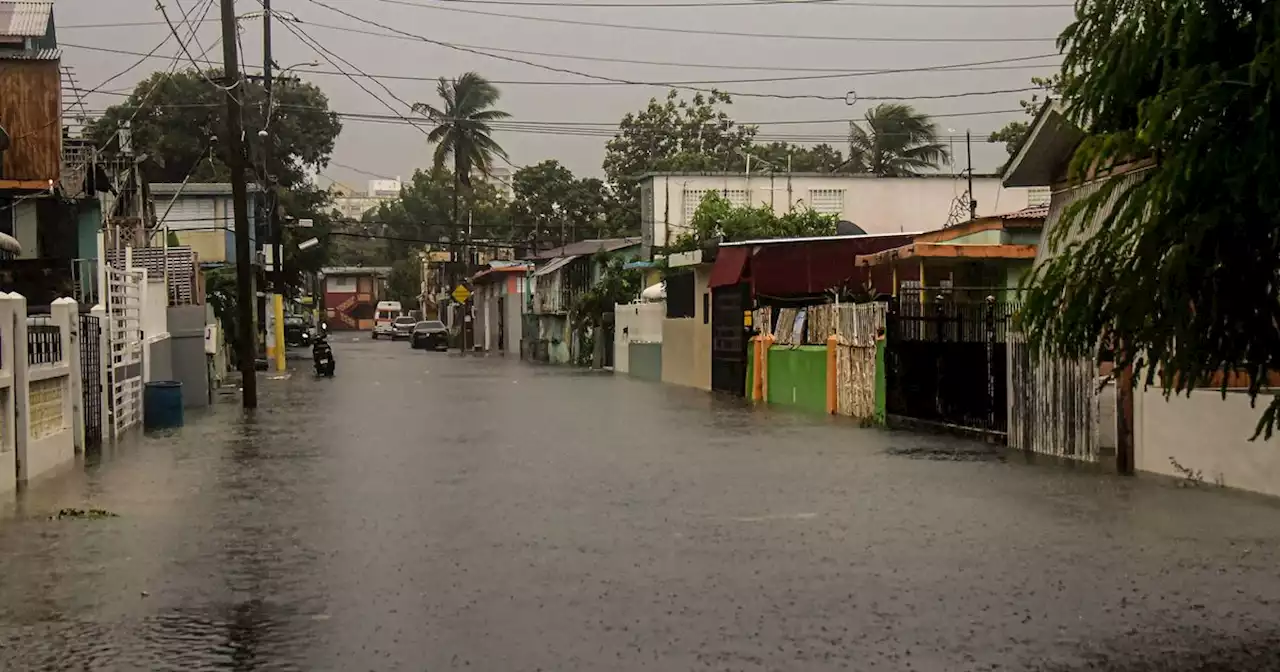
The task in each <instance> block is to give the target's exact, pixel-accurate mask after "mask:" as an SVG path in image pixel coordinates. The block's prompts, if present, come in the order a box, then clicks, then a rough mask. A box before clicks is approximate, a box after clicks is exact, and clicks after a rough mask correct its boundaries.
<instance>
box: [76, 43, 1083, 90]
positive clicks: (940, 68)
mask: <svg viewBox="0 0 1280 672" xmlns="http://www.w3.org/2000/svg"><path fill="white" fill-rule="evenodd" d="M62 46H63V47H65V48H74V49H86V50H89V51H102V52H107V53H115V54H126V55H133V56H137V55H141V54H139V53H138V52H132V51H125V50H123V49H111V48H107V47H90V46H85V45H78V44H63V45H62ZM1055 56H1058V54H1039V55H1035V56H1018V57H1014V58H1000V59H993V60H987V61H973V62H968V63H951V64H940V65H928V66H918V67H906V68H883V69H879V70H839V71H833V72H831V73H829V74H820V75H801V76H794V77H753V78H745V79H697V80H681V81H672V82H665V84H680V85H692V84H748V83H765V82H794V81H804V80H818V79H844V78H853V77H870V76H875V75H896V74H908V73H921V72H940V73H945V72H967V71H978V70H1038V69H1043V68H1049V67H1053V68H1057V67H1059V66H1058V64H1043V63H1042V64H1032V65H1013V66H994V67H982V66H992V65H993V64H998V63H1017V62H1024V61H1031V60H1038V59H1043V58H1052V57H1055ZM157 58H159V57H157ZM204 63H206V64H216V63H215V62H214V61H204ZM671 65H675V64H671ZM250 67H252V66H250ZM684 67H697V66H692V65H689V66H684ZM246 69H248V68H246ZM259 69H260V68H259ZM297 72H302V73H306V74H308V75H331V76H339V77H345V76H346V73H344V72H339V71H334V70H318V69H307V68H297ZM364 76H365V77H368V78H370V79H374V80H380V79H385V80H397V81H410V82H435V81H437V80H438V79H439V76H435V77H431V76H425V75H419V76H414V75H374V74H368V73H365V75H364ZM489 83H490V84H496V85H501V86H626V85H623V84H619V83H617V82H597V81H587V82H582V81H530V80H494V79H491V80H489Z"/></svg>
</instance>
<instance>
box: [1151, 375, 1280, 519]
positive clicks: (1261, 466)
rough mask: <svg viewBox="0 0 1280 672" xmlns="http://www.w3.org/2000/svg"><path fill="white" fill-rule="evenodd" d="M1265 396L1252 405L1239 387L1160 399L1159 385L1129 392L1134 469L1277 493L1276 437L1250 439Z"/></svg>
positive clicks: (1279, 456) (1279, 457) (1279, 455)
mask: <svg viewBox="0 0 1280 672" xmlns="http://www.w3.org/2000/svg"><path fill="white" fill-rule="evenodd" d="M1270 403H1271V396H1270V395H1259V396H1258V403H1257V405H1256V406H1254V405H1251V404H1250V402H1249V395H1248V394H1245V393H1244V392H1242V391H1229V392H1227V396H1226V398H1225V399H1224V398H1223V397H1222V393H1221V392H1219V391H1218V390H1216V389H1203V390H1192V392H1191V396H1190V397H1188V396H1186V395H1182V396H1173V397H1170V398H1169V399H1167V400H1166V399H1165V398H1164V393H1163V392H1162V391H1161V390H1160V389H1158V388H1153V389H1148V390H1142V389H1138V390H1136V391H1135V393H1134V463H1135V465H1134V466H1135V467H1136V468H1137V469H1138V470H1139V471H1146V472H1151V473H1156V474H1163V475H1165V476H1173V477H1175V478H1189V477H1190V478H1193V479H1198V480H1203V481H1204V482H1205V483H1210V484H1213V483H1216V484H1218V485H1222V486H1226V487H1229V488H1238V489H1240V490H1247V491H1250V492H1257V493H1261V494H1265V495H1272V496H1280V437H1273V438H1272V439H1271V440H1269V441H1265V440H1263V439H1262V438H1261V437H1259V438H1258V439H1257V440H1254V441H1251V440H1250V438H1251V437H1252V436H1253V430H1254V427H1255V426H1256V425H1257V422H1258V418H1260V417H1261V416H1262V412H1263V410H1264V409H1265V408H1266V407H1267V404H1270Z"/></svg>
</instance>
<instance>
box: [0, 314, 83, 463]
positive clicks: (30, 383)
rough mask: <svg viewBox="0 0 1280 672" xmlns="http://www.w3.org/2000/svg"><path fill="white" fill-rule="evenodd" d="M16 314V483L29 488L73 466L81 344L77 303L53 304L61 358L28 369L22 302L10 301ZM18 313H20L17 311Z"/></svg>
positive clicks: (50, 321) (51, 322)
mask: <svg viewBox="0 0 1280 672" xmlns="http://www.w3.org/2000/svg"><path fill="white" fill-rule="evenodd" d="M9 297H10V299H11V301H13V303H11V304H10V305H11V306H12V307H13V309H14V315H15V319H14V329H13V337H14V343H15V351H16V352H15V353H14V354H15V356H14V360H13V361H14V371H15V374H14V389H15V390H16V393H17V395H16V406H15V409H14V412H15V415H16V416H17V417H16V423H15V425H14V428H15V431H16V435H17V436H16V449H17V456H18V480H20V481H25V482H30V481H33V480H35V479H37V478H40V477H41V476H45V475H48V474H51V473H53V472H55V471H56V470H58V469H59V468H61V467H64V466H66V465H68V464H71V463H72V462H74V461H75V454H76V448H75V427H76V425H77V423H76V420H75V412H76V406H75V405H74V404H73V402H72V398H73V396H72V395H73V394H74V393H75V386H74V385H73V383H72V381H71V377H72V376H73V375H74V373H75V369H74V368H73V367H72V364H71V362H72V361H78V360H79V356H80V353H79V344H78V343H77V342H76V339H74V338H73V337H72V331H73V329H74V327H73V326H72V322H73V321H74V320H75V319H76V314H77V309H76V302H75V301H74V300H73V299H57V300H55V301H54V302H53V304H52V305H51V306H50V314H51V315H50V319H49V324H52V325H54V326H57V327H58V328H59V329H60V330H61V334H62V358H61V359H60V360H58V361H56V362H52V363H44V364H36V365H30V366H28V364H27V353H26V343H27V320H26V300H25V299H23V298H22V296H21V295H18V294H10V295H9ZM19 308H20V310H19Z"/></svg>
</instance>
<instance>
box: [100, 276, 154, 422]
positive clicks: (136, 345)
mask: <svg viewBox="0 0 1280 672" xmlns="http://www.w3.org/2000/svg"><path fill="white" fill-rule="evenodd" d="M105 275H106V283H105V284H106V290H107V338H108V341H107V343H108V347H109V351H110V353H111V368H110V369H109V370H108V375H109V377H110V396H109V397H108V401H109V402H110V409H111V438H113V439H115V438H118V437H119V436H121V435H122V434H123V433H124V432H125V431H126V430H128V429H129V428H131V427H133V426H134V425H137V424H139V423H141V422H142V347H143V345H142V287H143V285H144V284H145V283H146V279H147V272H146V271H145V270H142V269H136V270H129V271H121V270H117V269H115V268H113V267H107V269H106V273H105Z"/></svg>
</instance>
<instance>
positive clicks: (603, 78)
mask: <svg viewBox="0 0 1280 672" xmlns="http://www.w3.org/2000/svg"><path fill="white" fill-rule="evenodd" d="M307 1H308V2H310V3H311V4H314V5H319V6H320V7H324V8H325V9H328V10H330V11H333V12H337V13H338V14H342V15H343V16H346V17H347V18H350V19H354V20H356V21H359V22H361V23H366V24H368V25H372V26H375V27H378V28H381V29H383V30H389V31H392V32H396V33H400V34H401V35H407V36H410V37H414V38H416V39H419V40H421V41H423V42H427V43H429V44H434V45H437V46H442V47H446V48H449V49H454V50H457V51H462V52H467V53H472V54H477V55H480V56H485V57H487V58H493V59H497V60H502V61H509V62H512V63H519V64H522V65H528V66H531V67H535V68H539V69H542V70H549V71H552V72H559V73H564V74H570V75H577V76H579V77H585V78H587V79H594V80H599V81H606V82H615V83H618V84H632V85H639V86H657V87H663V88H667V89H682V90H687V91H697V92H700V93H725V94H728V95H731V96H737V97H743V98H774V99H780V100H804V99H809V100H824V101H840V102H845V103H848V102H849V94H846V95H842V96H832V95H826V94H783V93H756V92H740V91H722V90H719V89H709V88H705V87H696V86H685V85H679V84H671V83H668V82H641V81H636V80H630V79H621V78H617V77H607V76H604V75H596V74H592V73H587V72H582V71H579V70H571V69H568V68H560V67H556V66H550V65H546V64H544V63H537V62H535V61H529V60H525V59H521V58H513V57H510V56H502V55H499V54H490V53H486V52H483V51H480V50H476V49H470V48H467V47H461V46H459V45H456V44H451V43H449V42H444V41H441V40H435V39H432V38H429V37H425V36H422V35H415V34H414V33H410V32H407V31H403V30H399V29H397V28H392V27H391V26H387V25H383V24H381V23H378V22H376V21H372V20H370V19H366V18H364V17H361V16H358V15H356V14H352V13H350V12H347V11H346V10H342V9H338V8H335V7H333V6H331V5H328V4H325V3H324V2H321V1H320V0H307ZM1036 88H1037V87H1029V88H1026V89H1025V90H1027V91H1030V90H1036ZM1013 92H1014V90H1012V89H1011V90H1006V91H1000V92H992V93H991V95H994V94H995V93H1013ZM970 95H972V94H970ZM877 99H884V98H877ZM864 100H866V98H864ZM893 100H910V98H908V97H902V98H894V99H893Z"/></svg>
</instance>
